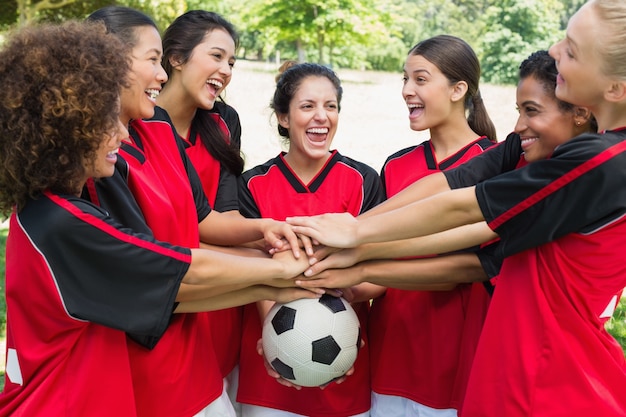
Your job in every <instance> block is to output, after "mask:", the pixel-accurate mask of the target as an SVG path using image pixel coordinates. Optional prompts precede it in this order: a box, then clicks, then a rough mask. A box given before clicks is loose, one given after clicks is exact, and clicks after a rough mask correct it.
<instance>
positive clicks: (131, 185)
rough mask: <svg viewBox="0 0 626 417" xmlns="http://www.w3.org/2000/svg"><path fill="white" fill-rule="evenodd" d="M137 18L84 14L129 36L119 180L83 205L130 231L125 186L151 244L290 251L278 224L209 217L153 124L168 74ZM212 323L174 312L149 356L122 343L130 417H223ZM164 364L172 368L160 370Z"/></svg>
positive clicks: (183, 157)
mask: <svg viewBox="0 0 626 417" xmlns="http://www.w3.org/2000/svg"><path fill="white" fill-rule="evenodd" d="M140 14H142V13H141V12H139V11H136V10H133V9H130V8H126V7H120V6H110V7H105V8H103V9H100V10H98V11H96V12H94V13H93V14H92V15H91V16H89V20H94V21H102V22H104V23H105V25H106V26H107V28H108V29H109V30H110V31H111V32H112V33H114V34H116V35H118V36H119V37H120V38H121V33H126V32H128V30H129V29H132V30H131V31H130V32H129V33H127V34H126V35H125V36H127V37H125V38H121V39H122V40H123V41H125V42H126V43H127V46H128V51H127V57H128V58H130V61H131V72H130V76H129V83H128V85H127V86H125V88H124V89H123V90H122V94H121V108H122V111H121V112H120V120H121V121H122V123H123V124H124V125H126V126H128V130H129V132H130V135H129V137H128V138H126V139H125V140H124V141H123V142H122V146H121V148H120V152H119V156H120V158H119V161H118V164H117V168H118V170H119V172H120V173H121V174H122V177H123V178H124V181H125V183H123V184H119V183H117V184H112V183H111V181H109V180H108V179H107V180H103V181H98V182H96V183H95V188H94V189H93V190H89V191H91V192H90V196H91V198H92V200H93V201H96V200H97V201H100V203H101V204H102V206H103V207H104V208H106V209H107V210H109V211H110V213H111V214H112V216H113V217H115V218H118V219H119V220H120V221H121V222H122V223H123V224H125V225H126V226H129V227H135V226H134V224H133V223H131V221H132V219H129V218H128V210H126V208H125V204H124V203H125V200H124V198H122V197H120V194H122V193H123V192H124V190H125V189H130V191H131V193H132V196H133V197H134V199H135V200H136V201H137V204H138V205H139V207H140V209H141V213H142V214H143V216H144V217H145V223H146V224H147V226H148V227H149V228H150V230H151V232H152V233H153V234H154V236H155V238H157V239H159V240H162V241H165V242H169V243H171V244H176V245H181V246H185V247H191V248H197V247H199V246H200V242H201V241H202V242H203V243H206V244H215V245H224V246H229V245H238V244H242V243H245V242H248V241H253V240H258V239H262V238H265V240H266V242H268V245H278V246H281V245H282V241H281V238H283V237H287V238H289V239H290V240H291V243H292V244H293V245H292V246H291V247H292V248H293V251H294V252H296V253H298V251H299V248H298V245H297V238H296V236H295V234H293V233H291V232H290V228H289V227H288V226H287V225H286V224H285V223H284V222H278V221H274V220H271V219H245V218H243V217H242V216H231V215H227V214H225V213H220V212H218V211H216V210H212V208H211V207H210V205H209V204H208V201H207V197H206V194H205V193H204V191H203V189H202V184H201V182H200V180H199V178H198V175H197V173H196V171H195V169H194V167H193V165H192V163H191V162H190V161H189V158H188V156H187V154H186V153H185V149H184V145H183V143H182V141H181V140H180V138H179V137H178V136H177V135H176V133H175V131H174V129H173V127H172V124H171V122H170V121H169V118H167V117H166V116H167V114H166V113H165V112H163V115H164V116H165V117H164V118H163V119H158V118H154V117H153V116H154V114H155V106H156V97H157V96H158V95H159V92H160V91H161V84H162V83H164V82H166V81H167V79H168V77H167V74H166V73H165V71H164V70H163V67H162V66H161V57H162V45H161V38H160V35H159V32H158V30H157V28H156V26H155V25H154V23H153V22H152V21H151V19H149V18H147V21H146V18H140V17H139V16H137V15H140ZM124 187H126V188H124ZM94 190H95V192H93V191H94ZM215 249H217V248H215ZM219 250H221V251H224V250H228V251H229V252H231V253H235V254H236V255H242V256H239V258H241V259H242V262H245V261H244V259H246V261H248V259H247V258H244V257H243V255H244V253H243V252H242V251H238V250H235V249H234V248H219ZM256 252H258V253H256V254H255V256H257V257H261V258H260V259H257V260H258V261H260V260H263V258H264V257H266V256H267V254H263V253H260V251H256ZM245 255H247V253H246V254H245ZM239 258H238V259H239ZM265 260H267V259H265ZM216 266H217V265H216ZM231 268H232V270H233V272H235V271H238V270H239V268H238V262H234V263H232V264H231ZM247 286H248V285H242V284H241V283H237V282H233V281H232V280H230V279H229V278H228V277H227V276H224V280H223V281H222V288H221V293H222V294H224V296H229V294H230V293H231V292H238V293H241V292H246V291H250V292H251V294H254V293H256V291H257V290H258V289H257V288H254V287H251V288H244V287H247ZM214 291H215V290H214ZM180 293H181V294H180V298H181V299H185V300H195V299H197V298H199V297H200V298H201V297H202V296H203V295H202V293H201V291H197V290H195V289H191V288H188V287H186V286H182V287H181V289H180ZM211 294H212V295H216V296H217V295H219V294H216V293H215V292H212V293H211ZM257 295H258V293H257ZM249 298H250V297H248V299H249ZM243 304H245V303H240V304H232V305H231V306H229V307H232V306H237V305H243ZM214 326H215V321H214V320H212V319H210V314H207V313H200V314H187V315H178V316H176V317H174V319H173V320H172V322H171V324H170V326H169V327H168V330H167V332H165V334H164V335H163V337H162V338H161V340H160V341H159V343H158V344H157V345H156V346H155V347H154V348H153V349H152V350H149V351H148V350H146V349H144V348H142V347H141V346H139V345H138V344H130V345H129V351H130V355H131V358H130V363H131V366H132V369H133V374H134V378H135V381H134V382H135V385H134V390H135V395H136V397H137V398H138V400H137V403H138V406H137V409H138V413H139V415H141V416H150V417H156V416H164V417H170V416H189V415H194V414H196V413H205V414H207V415H218V414H216V413H218V411H217V409H220V410H221V411H219V412H223V413H226V414H225V415H229V414H230V413H233V410H232V406H231V404H230V401H229V399H228V397H227V394H226V392H225V391H224V385H223V378H222V370H221V368H222V364H221V363H220V360H221V359H222V358H221V357H216V350H217V349H219V347H220V346H221V345H217V344H215V343H214V338H213V336H212V334H213V328H214ZM228 328H230V325H228V326H227V329H228ZM216 348H217V349H216ZM170 363H174V364H175V365H174V366H173V367H172V366H164V365H163V364H170ZM201 415H202V414H201ZM219 415H221V414H219Z"/></svg>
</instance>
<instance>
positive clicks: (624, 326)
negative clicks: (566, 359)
mask: <svg viewBox="0 0 626 417" xmlns="http://www.w3.org/2000/svg"><path fill="white" fill-rule="evenodd" d="M8 232H9V230H8V229H7V228H6V227H5V226H2V225H0V256H1V259H0V277H2V281H1V284H2V285H0V339H2V340H4V338H5V331H6V312H7V311H6V303H5V298H4V274H5V251H6V241H7V234H8ZM606 329H607V330H608V331H609V333H611V334H612V335H613V337H615V339H617V341H618V342H619V343H620V345H622V349H623V350H624V352H625V353H626V295H625V296H623V297H622V299H621V300H620V303H619V305H618V306H617V309H616V310H615V313H614V314H613V317H612V318H611V320H609V321H608V323H607V324H606ZM3 387H4V363H2V364H0V390H2V388H3Z"/></svg>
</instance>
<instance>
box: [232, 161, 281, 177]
mask: <svg viewBox="0 0 626 417" xmlns="http://www.w3.org/2000/svg"><path fill="white" fill-rule="evenodd" d="M279 163H280V158H279V157H274V158H271V159H269V160H267V161H266V162H264V163H262V164H259V165H257V166H255V167H252V168H250V169H248V170H247V171H244V172H243V174H241V180H242V181H244V182H248V181H249V180H250V179H252V178H254V177H257V176H259V175H266V174H267V173H268V171H269V170H270V169H272V167H275V166H277V165H278V164H279Z"/></svg>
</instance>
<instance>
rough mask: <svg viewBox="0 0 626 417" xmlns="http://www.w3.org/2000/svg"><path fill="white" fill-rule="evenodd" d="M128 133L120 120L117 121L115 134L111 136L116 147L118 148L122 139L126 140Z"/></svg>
mask: <svg viewBox="0 0 626 417" xmlns="http://www.w3.org/2000/svg"><path fill="white" fill-rule="evenodd" d="M129 135H130V133H129V132H128V128H126V126H125V125H124V123H122V121H121V120H118V121H117V134H116V135H113V139H115V144H116V147H119V146H120V145H121V143H122V140H123V139H126V138H128V136H129Z"/></svg>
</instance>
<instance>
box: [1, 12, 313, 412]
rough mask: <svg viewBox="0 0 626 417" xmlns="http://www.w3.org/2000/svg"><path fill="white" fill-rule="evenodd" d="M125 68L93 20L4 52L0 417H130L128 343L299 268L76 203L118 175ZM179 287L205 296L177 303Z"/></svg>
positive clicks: (122, 51) (32, 37)
mask: <svg viewBox="0 0 626 417" xmlns="http://www.w3.org/2000/svg"><path fill="white" fill-rule="evenodd" d="M128 73H129V62H128V60H127V54H126V48H125V46H124V45H122V42H121V41H120V40H119V39H118V38H117V37H116V36H114V35H110V34H107V32H106V30H105V28H104V26H103V25H101V24H94V23H89V24H88V23H76V22H70V23H65V24H63V25H58V26H56V25H42V26H39V27H27V28H24V29H22V30H20V31H19V32H17V33H16V34H14V35H13V36H11V37H9V38H8V39H7V41H6V43H5V44H4V46H3V48H2V49H1V50H0V84H1V85H2V86H3V88H2V89H0V214H2V215H8V214H9V213H10V216H11V220H10V226H9V227H10V232H9V236H8V240H7V247H6V298H7V313H8V314H7V363H6V376H5V388H4V392H3V393H2V394H0V415H3V416H5V415H28V416H46V417H50V416H65V417H67V416H85V415H89V416H112V415H113V416H129V417H132V416H136V415H137V413H138V412H137V399H136V395H135V390H134V386H133V378H132V373H131V362H130V355H129V349H128V346H129V342H128V337H127V335H128V336H130V337H132V338H133V339H135V340H137V341H139V342H142V343H143V344H144V345H145V346H146V348H152V347H154V345H155V344H156V342H157V341H158V340H159V339H160V337H161V336H162V335H163V333H164V332H165V330H166V328H167V327H168V325H169V323H170V321H171V316H172V312H175V313H186V312H193V311H204V310H210V309H218V308H224V307H230V306H231V305H233V304H232V303H233V302H237V303H241V302H246V300H247V302H251V301H254V300H255V299H249V300H248V299H246V300H244V301H242V300H241V294H237V293H236V292H233V293H231V294H230V295H222V296H220V297H219V299H216V298H210V295H209V294H208V292H207V290H206V289H207V288H210V287H211V286H213V287H215V286H216V285H215V284H217V281H216V280H217V279H218V278H219V279H222V278H225V279H229V280H231V282H233V283H235V284H237V283H239V284H243V283H246V284H247V283H249V282H250V281H253V280H254V282H260V281H257V279H258V278H259V276H263V277H264V279H270V278H280V277H283V278H288V277H291V276H294V275H296V274H298V273H300V272H301V271H303V270H304V269H305V268H306V265H307V261H306V259H304V257H303V259H301V260H294V258H293V257H292V256H291V255H289V257H286V258H281V259H280V260H276V259H261V258H242V257H237V258H235V257H233V256H231V255H227V254H223V253H216V252H213V251H207V250H204V249H188V248H185V247H180V246H173V245H170V244H166V243H162V242H158V241H156V240H155V239H154V238H153V237H152V235H151V234H150V231H149V229H148V228H147V227H145V228H144V230H142V231H143V232H144V233H135V232H131V231H130V229H128V228H122V227H121V226H120V225H119V223H117V222H115V221H114V220H113V219H112V218H111V217H109V216H108V214H107V212H106V211H104V210H102V209H101V208H100V207H98V206H97V205H94V204H92V203H90V202H89V201H87V200H84V199H82V198H80V197H79V195H80V193H81V190H82V188H83V186H84V184H85V183H86V182H87V179H88V178H90V177H96V178H98V177H107V176H111V175H113V174H114V166H115V162H116V159H117V151H118V149H119V146H120V142H121V140H122V139H123V138H125V137H127V136H128V131H127V130H126V128H125V127H124V126H123V125H122V124H121V123H120V122H119V113H120V91H121V89H122V88H125V87H126V86H127V84H128V82H127V74H128ZM129 201H130V200H129ZM128 207H129V209H133V207H132V206H131V205H130V204H129V205H128ZM136 210H138V208H136ZM233 264H237V268H236V270H237V272H236V273H232V271H233V268H232V265H233ZM251 277H254V278H251ZM181 283H186V284H194V285H197V286H200V288H202V289H203V291H204V292H203V294H204V296H205V297H206V298H204V299H200V300H196V301H193V302H180V303H177V296H178V290H179V287H180V285H181ZM259 291H261V292H263V294H257V297H260V298H264V297H267V296H270V297H271V298H273V297H275V296H276V295H277V294H282V295H285V296H286V297H285V300H286V299H292V298H293V297H292V296H293V295H296V290H294V289H286V290H284V292H278V291H274V290H267V289H265V290H263V289H262V288H260V289H259ZM306 294H307V293H304V292H302V290H300V291H299V292H298V296H299V297H302V296H303V295H304V296H306ZM308 294H312V293H308ZM248 295H249V294H248ZM311 296H312V297H314V295H311ZM233 300H236V301H233Z"/></svg>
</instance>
